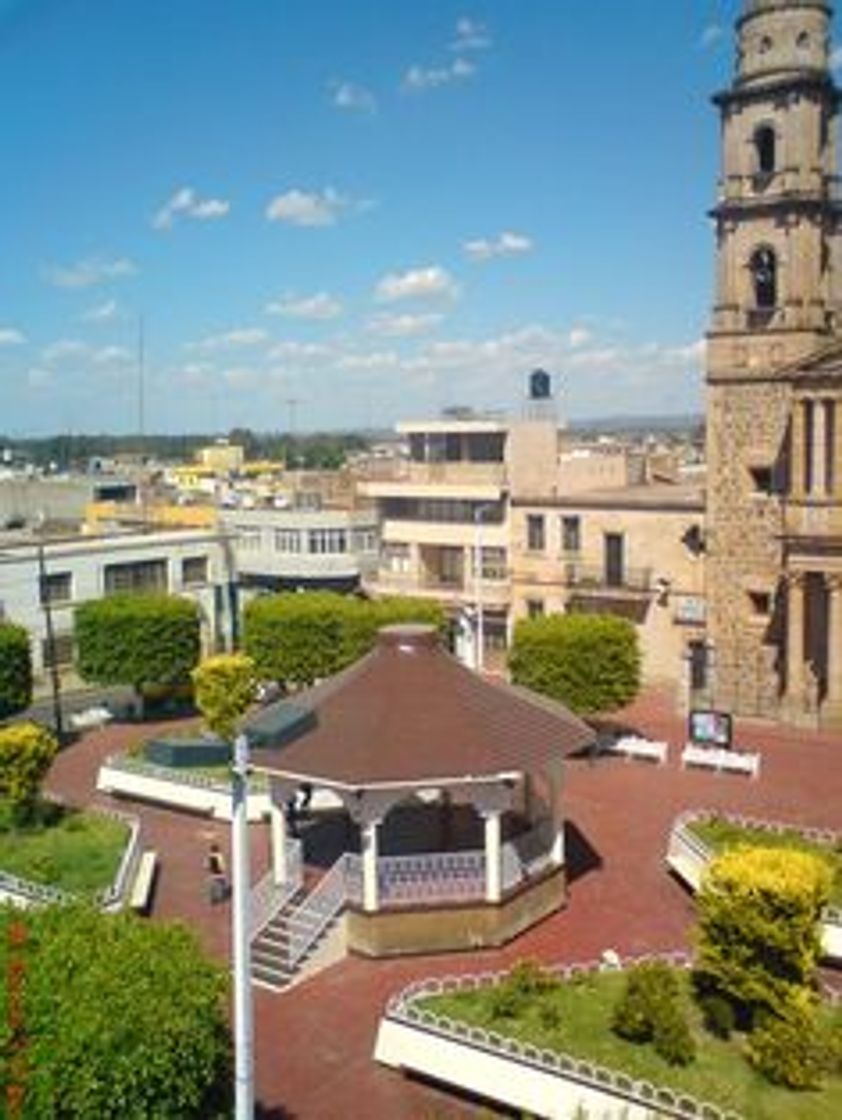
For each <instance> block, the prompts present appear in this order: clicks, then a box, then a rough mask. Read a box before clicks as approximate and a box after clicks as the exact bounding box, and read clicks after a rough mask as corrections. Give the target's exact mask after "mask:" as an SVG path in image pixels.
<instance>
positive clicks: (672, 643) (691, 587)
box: [510, 483, 705, 700]
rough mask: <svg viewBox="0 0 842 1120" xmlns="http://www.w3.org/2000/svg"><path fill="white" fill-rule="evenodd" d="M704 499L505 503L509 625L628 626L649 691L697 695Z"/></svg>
mask: <svg viewBox="0 0 842 1120" xmlns="http://www.w3.org/2000/svg"><path fill="white" fill-rule="evenodd" d="M704 509H705V507H704V492H703V490H702V488H701V487H700V486H699V485H698V484H687V483H684V484H681V483H679V484H675V485H669V484H658V485H640V486H629V487H622V488H619V489H613V490H609V489H605V490H596V491H591V492H589V493H585V494H576V495H565V496H558V497H554V498H551V499H546V498H545V499H540V498H537V497H532V498H530V497H529V496H527V495H524V496H523V497H519V498H517V499H515V500H514V501H513V502H512V513H511V535H510V555H511V584H512V616H513V618H514V620H515V621H516V620H517V619H518V618H527V617H535V616H537V615H543V614H555V613H559V612H567V611H571V612H572V611H576V612H587V613H602V614H605V613H608V614H616V615H620V616H621V617H623V618H627V619H629V621H631V622H633V623H634V624H635V627H636V629H637V632H638V636H639V639H640V647H641V653H642V655H643V677H644V680H646V681H647V682H649V683H659V684H664V683H667V684H672V685H675V684H677V683H679V682H681V683H682V684H683V688H682V691H681V695H682V698H683V699H685V700H686V699H687V697H688V693H689V689H690V686H691V683H694V684H696V685H697V686H698V685H699V683H700V682H699V679H698V672H699V668H698V666H699V664H700V663H704V660H705V645H704V643H705V631H704V621H705V601H704V553H703V541H704V530H703V525H704Z"/></svg>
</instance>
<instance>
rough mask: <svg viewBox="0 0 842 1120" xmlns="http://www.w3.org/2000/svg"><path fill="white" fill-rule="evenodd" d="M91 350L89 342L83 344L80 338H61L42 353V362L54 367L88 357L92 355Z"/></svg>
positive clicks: (46, 347)
mask: <svg viewBox="0 0 842 1120" xmlns="http://www.w3.org/2000/svg"><path fill="white" fill-rule="evenodd" d="M91 349H92V347H90V346H89V345H88V344H87V342H81V341H80V340H79V339H78V338H60V339H58V340H57V341H56V342H51V343H50V345H49V346H45V347H44V349H43V350H42V351H41V361H42V362H46V363H47V364H48V365H54V364H56V363H57V362H63V361H66V360H67V359H70V358H81V357H86V356H88V355H90V353H91Z"/></svg>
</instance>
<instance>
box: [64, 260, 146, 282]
mask: <svg viewBox="0 0 842 1120" xmlns="http://www.w3.org/2000/svg"><path fill="white" fill-rule="evenodd" d="M136 272H137V266H136V265H135V264H134V262H133V261H130V260H129V259H128V258H127V257H116V258H113V259H111V260H109V259H108V258H107V257H85V258H84V260H81V261H77V262H76V264H71V265H51V266H50V267H49V268H47V270H46V277H47V280H48V281H49V282H50V283H51V284H55V286H56V287H57V288H92V287H94V286H95V285H97V284H105V283H107V282H108V281H109V280H119V279H121V278H122V277H124V276H134V275H135V273H136Z"/></svg>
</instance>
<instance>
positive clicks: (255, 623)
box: [243, 591, 444, 685]
mask: <svg viewBox="0 0 842 1120" xmlns="http://www.w3.org/2000/svg"><path fill="white" fill-rule="evenodd" d="M396 622H427V623H432V624H433V625H437V626H439V628H443V626H444V613H443V611H442V610H441V608H440V607H439V606H438V605H437V604H431V603H429V602H427V601H425V600H418V599H385V600H377V601H372V602H368V601H365V600H361V599H353V598H349V597H346V596H343V595H336V594H334V593H332V592H329V591H315V592H301V593H288V594H282V595H265V596H261V597H260V598H259V599H253V600H252V601H251V602H250V603H249V604H248V605H247V606H246V609H245V618H244V626H243V645H244V647H245V650H246V652H247V653H248V655H249V656H250V657H252V658H253V659H254V662H255V665H256V667H257V672H258V674H259V675H260V676H261V677H266V678H268V679H270V680H277V681H284V682H286V683H288V684H292V685H308V684H312V683H313V681H315V680H319V679H321V678H323V677H329V676H331V675H332V674H333V673H336V672H338V671H339V670H340V669H343V668H344V667H345V666H346V665H350V664H351V663H352V662H354V661H356V660H357V659H358V658H360V657H362V656H363V655H364V654H365V653H367V652H368V651H369V650H370V649H371V648H372V646H373V645H374V642H375V639H376V636H377V631H378V629H379V628H380V627H381V626H387V625H389V624H390V623H396Z"/></svg>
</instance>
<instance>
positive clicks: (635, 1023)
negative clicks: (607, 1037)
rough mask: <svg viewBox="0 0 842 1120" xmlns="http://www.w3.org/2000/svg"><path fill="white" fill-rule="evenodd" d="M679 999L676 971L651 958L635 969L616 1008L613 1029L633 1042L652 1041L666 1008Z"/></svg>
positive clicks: (629, 976) (630, 972)
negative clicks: (663, 1010) (657, 1024)
mask: <svg viewBox="0 0 842 1120" xmlns="http://www.w3.org/2000/svg"><path fill="white" fill-rule="evenodd" d="M677 999H678V982H677V980H676V978H675V973H674V972H673V970H672V969H671V968H670V967H669V965H666V964H664V963H662V962H661V961H647V962H646V963H644V964H639V965H636V966H635V967H634V968H632V969H631V970H630V971H629V973H628V975H627V977H626V985H625V988H624V989H623V994H622V996H621V997H620V999H619V1001H618V1003H617V1005H616V1006H615V1008H614V1014H613V1016H612V1020H611V1028H612V1030H613V1031H614V1033H615V1034H618V1035H619V1036H620V1037H621V1038H625V1039H627V1040H628V1041H629V1042H650V1041H651V1040H652V1039H653V1038H654V1036H655V1025H656V1023H657V1022H658V1020H659V1017H660V1016H661V1014H662V1009H663V1008H664V1007H665V1006H666V1007H669V1006H671V1005H673V1004H674V1003H675V1002H676V1000H677Z"/></svg>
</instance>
